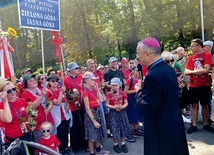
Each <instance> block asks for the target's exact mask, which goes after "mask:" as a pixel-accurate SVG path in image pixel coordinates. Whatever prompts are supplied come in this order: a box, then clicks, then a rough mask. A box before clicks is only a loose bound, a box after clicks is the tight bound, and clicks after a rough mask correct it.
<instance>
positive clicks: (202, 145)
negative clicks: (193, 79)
mask: <svg viewBox="0 0 214 155" xmlns="http://www.w3.org/2000/svg"><path fill="white" fill-rule="evenodd" d="M213 107H214V106H213ZM199 111H201V109H199ZM213 111H214V108H213ZM198 119H199V121H198V129H199V130H198V131H197V132H195V133H193V134H191V135H188V134H187V142H188V146H189V152H190V155H214V133H210V132H207V131H206V130H204V129H203V125H202V117H201V115H199V117H198ZM212 119H213V120H214V113H213V114H212ZM212 126H213V127H214V125H212ZM189 127H190V124H185V128H186V130H187V129H188V128H189ZM143 142H144V141H143V139H137V140H136V142H135V143H129V142H126V144H127V147H128V149H129V152H128V153H119V154H118V155H143ZM101 143H102V145H103V148H104V149H106V150H109V151H110V154H111V155H117V153H115V152H114V150H113V141H112V139H111V138H106V139H104V140H103V141H102V142H101ZM178 147H179V146H178ZM75 155H89V152H85V151H81V152H78V153H76V154H75Z"/></svg>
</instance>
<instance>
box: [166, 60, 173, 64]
mask: <svg viewBox="0 0 214 155" xmlns="http://www.w3.org/2000/svg"><path fill="white" fill-rule="evenodd" d="M165 62H166V63H167V64H168V63H170V62H171V63H173V62H174V59H172V60H166V61H165Z"/></svg>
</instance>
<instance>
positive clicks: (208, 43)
mask: <svg viewBox="0 0 214 155" xmlns="http://www.w3.org/2000/svg"><path fill="white" fill-rule="evenodd" d="M203 45H204V46H213V41H210V40H207V41H205V42H204V43H203Z"/></svg>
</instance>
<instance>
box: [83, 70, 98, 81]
mask: <svg viewBox="0 0 214 155" xmlns="http://www.w3.org/2000/svg"><path fill="white" fill-rule="evenodd" d="M82 78H83V79H93V80H96V79H97V77H95V76H94V74H93V73H92V72H88V71H87V72H85V73H84V74H83V75H82Z"/></svg>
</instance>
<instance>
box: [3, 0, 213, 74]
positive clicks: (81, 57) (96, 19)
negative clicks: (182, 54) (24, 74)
mask: <svg viewBox="0 0 214 155" xmlns="http://www.w3.org/2000/svg"><path fill="white" fill-rule="evenodd" d="M203 2H204V19H205V20H204V25H205V39H206V40H208V39H209V40H212V39H213V25H214V20H213V16H214V3H213V2H212V0H206V1H203ZM60 3H61V9H60V10H61V13H60V15H61V36H62V37H63V50H64V55H65V61H66V64H67V63H68V62H71V61H75V62H77V63H78V64H79V65H85V62H86V60H87V59H88V58H93V59H95V61H96V62H97V63H102V64H107V63H108V59H109V57H111V56H113V55H114V56H117V57H118V58H119V59H121V58H122V57H124V56H125V57H128V58H130V59H134V58H135V52H136V45H137V42H138V41H139V40H140V39H142V38H145V37H148V36H153V37H157V38H158V39H159V40H160V41H161V44H162V46H163V49H168V50H172V49H175V48H176V47H177V46H183V47H185V48H188V46H189V44H190V41H191V40H192V39H193V38H201V22H200V4H199V0H197V1H196V0H117V1H115V0H103V1H101V0H72V1H71V0H63V1H60ZM0 6H1V7H2V9H0V14H1V15H2V16H1V21H2V24H3V28H6V27H8V26H11V27H13V28H15V29H16V30H17V32H18V35H19V38H18V40H11V41H10V44H11V45H12V47H13V48H14V49H15V52H13V53H12V56H13V61H14V66H15V68H19V69H16V74H17V75H20V70H21V69H22V68H24V67H31V68H32V70H33V71H35V73H42V52H41V33H40V30H32V29H23V28H19V26H18V25H19V23H18V15H17V13H18V10H17V5H16V1H15V0H8V1H6V0H2V1H1V2H0ZM43 33H44V36H43V39H44V55H45V56H44V57H45V70H48V68H54V69H55V68H56V69H57V70H58V69H59V67H58V63H57V59H56V58H55V47H54V45H52V44H50V39H51V36H50V35H49V32H48V31H44V32H43Z"/></svg>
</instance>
